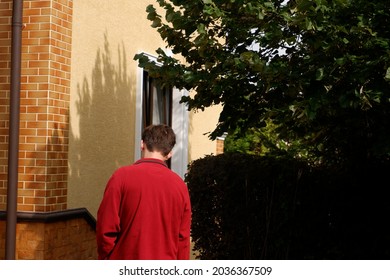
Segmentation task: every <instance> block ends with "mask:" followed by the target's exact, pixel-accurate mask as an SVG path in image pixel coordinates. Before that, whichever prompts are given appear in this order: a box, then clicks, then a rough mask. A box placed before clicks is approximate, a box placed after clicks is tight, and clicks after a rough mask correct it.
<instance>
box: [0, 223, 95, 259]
mask: <svg viewBox="0 0 390 280" xmlns="http://www.w3.org/2000/svg"><path fill="white" fill-rule="evenodd" d="M5 231H6V228H5V221H1V220H0V260H1V259H4V256H5V243H4V241H5ZM17 232H18V234H17V239H16V254H15V255H16V259H18V260H96V259H97V249H96V239H95V231H94V230H93V229H92V228H91V226H90V225H89V224H88V223H87V222H86V221H85V220H84V219H82V218H78V219H69V220H66V221H57V222H50V223H43V222H20V223H18V224H17Z"/></svg>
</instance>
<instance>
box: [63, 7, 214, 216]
mask: <svg viewBox="0 0 390 280" xmlns="http://www.w3.org/2000/svg"><path fill="white" fill-rule="evenodd" d="M148 4H156V2H155V1H150V0H146V1H145V0H137V1H128V0H115V1H106V0H74V7H73V34H72V64H71V65H72V66H71V81H72V82H71V102H70V133H69V176H68V208H77V207H86V208H87V209H88V210H89V211H90V212H91V214H92V215H94V216H96V212H97V209H98V206H99V203H100V200H101V197H102V195H103V191H104V187H105V184H106V182H107V180H108V178H109V176H110V175H111V174H112V172H113V171H114V170H115V169H116V168H118V167H119V166H122V165H125V164H130V163H132V162H133V161H134V147H135V143H134V141H135V140H134V138H135V137H134V130H135V95H136V90H137V89H136V85H137V76H136V74H137V73H136V72H137V62H136V61H134V60H133V57H134V55H135V54H136V53H139V52H141V51H143V52H147V53H150V54H154V53H155V50H156V49H157V48H158V47H162V48H163V47H165V45H164V44H163V42H162V41H161V38H160V36H159V34H158V33H157V31H156V30H155V29H153V28H152V27H150V22H149V21H148V20H147V19H146V16H147V14H146V11H145V9H146V6H147V5H148ZM155 6H156V5H155ZM218 112H219V111H218V108H211V109H209V110H206V111H205V112H204V113H196V114H194V113H191V114H190V118H189V119H190V124H189V125H188V127H189V136H188V140H189V145H188V147H189V149H188V158H189V161H191V160H194V159H196V158H199V157H203V156H204V155H205V154H211V153H215V149H216V147H215V142H212V141H210V140H208V138H207V136H205V135H203V134H204V133H207V132H208V131H211V130H212V129H213V128H214V127H215V124H216V122H217V119H218V116H217V113H218ZM214 121H215V122H214Z"/></svg>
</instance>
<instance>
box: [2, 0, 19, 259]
mask: <svg viewBox="0 0 390 280" xmlns="http://www.w3.org/2000/svg"><path fill="white" fill-rule="evenodd" d="M22 21H23V0H14V1H13V7H12V42H11V94H10V120H9V139H8V191H7V226H6V247H5V259H7V260H14V259H15V251H16V223H17V198H18V160H19V120H20V75H21V74H20V73H21V52H22V28H23V22H22Z"/></svg>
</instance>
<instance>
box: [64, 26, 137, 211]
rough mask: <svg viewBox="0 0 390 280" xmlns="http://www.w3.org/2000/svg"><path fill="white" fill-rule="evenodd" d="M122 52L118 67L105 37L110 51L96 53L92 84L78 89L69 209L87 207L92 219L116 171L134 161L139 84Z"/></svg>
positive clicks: (85, 82)
mask: <svg viewBox="0 0 390 280" xmlns="http://www.w3.org/2000/svg"><path fill="white" fill-rule="evenodd" d="M117 52H118V62H117V63H116V64H114V63H113V61H112V55H111V49H110V45H109V42H108V39H107V34H105V35H104V49H103V50H100V49H99V50H98V51H97V53H96V59H95V66H94V68H93V69H92V73H91V79H87V77H86V76H85V77H84V80H83V82H82V84H78V85H77V94H78V101H77V103H76V106H77V108H76V109H77V114H78V117H79V135H78V136H77V137H76V136H75V135H74V134H73V133H72V128H71V129H70V132H69V178H68V191H69V192H68V201H69V203H68V204H69V207H86V208H87V209H88V210H89V211H90V212H91V214H92V215H96V212H97V208H98V206H99V204H100V201H101V197H102V195H103V192H104V188H105V184H106V182H107V180H108V179H109V177H110V175H111V174H112V172H113V171H114V170H115V169H116V168H118V167H119V166H122V165H126V164H130V163H131V162H133V158H134V151H133V147H134V129H135V121H134V120H135V105H134V104H135V96H134V94H132V92H133V89H132V87H133V85H134V84H135V79H134V78H132V79H129V77H128V76H127V66H126V65H127V63H128V58H127V56H126V52H125V49H124V46H123V44H122V46H118V49H117ZM72 67H77V66H76V65H73V66H72ZM88 80H90V81H91V84H89V82H88ZM70 123H71V122H70ZM71 124H72V123H71Z"/></svg>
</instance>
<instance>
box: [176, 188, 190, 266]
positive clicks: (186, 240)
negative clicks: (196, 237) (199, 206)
mask: <svg viewBox="0 0 390 280" xmlns="http://www.w3.org/2000/svg"><path fill="white" fill-rule="evenodd" d="M190 228H191V202H190V197H189V194H188V192H187V197H186V205H185V208H184V213H183V218H182V221H181V225H180V232H179V250H178V254H177V259H178V260H188V259H189V258H190V242H191V241H190Z"/></svg>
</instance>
